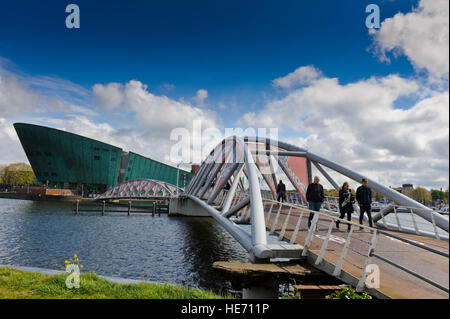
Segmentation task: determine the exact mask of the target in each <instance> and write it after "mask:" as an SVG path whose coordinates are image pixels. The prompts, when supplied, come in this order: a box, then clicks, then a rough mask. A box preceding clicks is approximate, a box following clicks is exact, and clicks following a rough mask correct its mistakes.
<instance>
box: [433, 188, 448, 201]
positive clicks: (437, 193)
mask: <svg viewBox="0 0 450 319" xmlns="http://www.w3.org/2000/svg"><path fill="white" fill-rule="evenodd" d="M444 197H445V194H444V192H443V191H441V190H437V189H432V190H431V199H432V200H433V202H437V201H444Z"/></svg>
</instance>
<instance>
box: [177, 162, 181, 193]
mask: <svg viewBox="0 0 450 319" xmlns="http://www.w3.org/2000/svg"><path fill="white" fill-rule="evenodd" d="M180 165H181V162H179V163H178V164H177V197H178V190H179V189H180V186H179V185H180V182H179V180H180Z"/></svg>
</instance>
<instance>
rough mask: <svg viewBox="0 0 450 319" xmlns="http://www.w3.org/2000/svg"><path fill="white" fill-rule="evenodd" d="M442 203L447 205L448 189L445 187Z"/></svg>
mask: <svg viewBox="0 0 450 319" xmlns="http://www.w3.org/2000/svg"><path fill="white" fill-rule="evenodd" d="M444 202H445V203H448V187H447V189H446V190H445V192H444Z"/></svg>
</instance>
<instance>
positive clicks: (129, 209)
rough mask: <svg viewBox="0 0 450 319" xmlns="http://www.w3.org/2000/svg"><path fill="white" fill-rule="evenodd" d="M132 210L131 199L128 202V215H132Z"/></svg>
mask: <svg viewBox="0 0 450 319" xmlns="http://www.w3.org/2000/svg"><path fill="white" fill-rule="evenodd" d="M130 211H131V201H129V202H128V216H130Z"/></svg>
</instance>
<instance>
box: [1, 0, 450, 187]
mask: <svg viewBox="0 0 450 319" xmlns="http://www.w3.org/2000/svg"><path fill="white" fill-rule="evenodd" d="M70 3H75V4H77V5H78V7H79V9H80V28H73V29H68V28H67V27H66V24H65V20H66V17H67V16H68V15H69V13H66V12H65V9H66V6H67V5H68V4H70ZM368 4H377V5H378V6H379V8H380V22H381V25H380V28H376V29H369V28H368V27H367V26H366V18H367V16H368V15H369V14H370V13H367V12H366V6H367V5H368ZM448 18H449V2H448V0H421V1H412V0H403V1H387V0H385V1H372V0H371V1H354V0H341V1H336V0H335V1H332V0H323V1H261V0H260V1H226V2H225V1H212V0H210V1H201V0H198V1H171V0H164V1H163V0H160V1H150V0H147V1H144V0H139V1H138V0H129V1H127V2H124V1H78V0H74V1H73V2H68V1H60V0H59V1H4V0H1V1H0V149H1V150H3V151H2V152H0V164H6V163H11V162H19V161H25V162H27V159H26V156H25V153H24V151H23V149H22V147H21V145H20V143H19V140H18V138H17V135H16V133H15V131H14V128H13V127H12V124H13V123H15V122H27V123H33V124H40V125H45V126H50V127H54V128H59V129H63V130H67V131H70V132H74V133H77V134H81V135H84V136H88V137H91V138H95V139H99V140H101V141H104V142H107V143H111V144H113V145H117V146H120V147H122V148H124V149H125V150H131V151H134V152H137V153H139V154H142V155H145V156H149V157H152V158H154V159H157V160H161V161H164V162H167V163H171V157H170V156H169V154H170V151H171V147H173V144H174V142H173V141H171V140H170V135H171V132H173V130H174V129H176V128H186V129H187V130H188V131H190V132H191V131H192V130H193V125H194V124H193V123H194V120H201V123H202V128H203V129H207V128H212V127H215V128H218V129H219V130H221V132H223V134H224V132H225V129H226V128H237V127H241V128H244V129H245V128H249V127H252V128H277V129H278V135H279V139H280V140H282V141H285V142H288V143H291V144H295V145H298V146H301V147H306V148H308V149H309V150H310V151H312V152H314V153H316V154H318V155H320V156H323V157H326V158H328V159H330V160H333V161H335V162H338V163H340V164H342V165H344V166H346V167H349V168H352V169H354V170H356V171H358V172H361V173H363V174H366V175H367V176H369V177H370V178H373V179H376V180H377V181H379V182H381V183H384V184H386V185H392V186H399V185H401V184H402V183H413V184H414V185H415V186H423V187H427V188H431V187H443V188H446V187H448V167H449V165H448V157H449V121H448V113H449V106H448V103H449V101H448V100H449V92H448V75H449V51H448V45H449V23H448ZM204 141H205V142H211V141H212V142H213V144H214V142H216V141H217V137H211V136H205V137H204ZM171 164H175V163H173V162H172V163H171Z"/></svg>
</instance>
